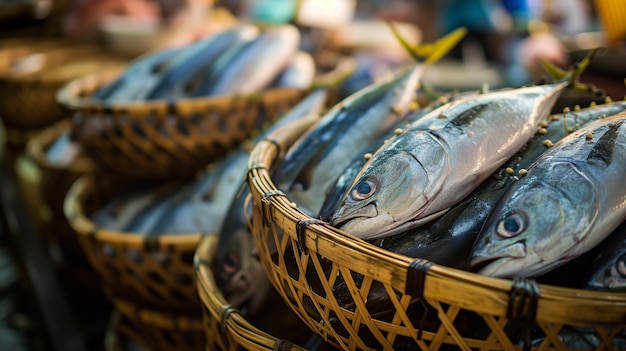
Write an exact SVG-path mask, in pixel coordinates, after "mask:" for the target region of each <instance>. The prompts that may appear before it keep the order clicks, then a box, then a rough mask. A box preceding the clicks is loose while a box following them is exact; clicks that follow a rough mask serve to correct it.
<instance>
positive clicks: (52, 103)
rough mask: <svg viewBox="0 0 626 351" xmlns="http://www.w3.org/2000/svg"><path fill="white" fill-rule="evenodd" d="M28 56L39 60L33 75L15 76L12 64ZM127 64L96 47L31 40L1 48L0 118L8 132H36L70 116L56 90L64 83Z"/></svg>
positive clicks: (20, 73) (20, 74)
mask: <svg viewBox="0 0 626 351" xmlns="http://www.w3.org/2000/svg"><path fill="white" fill-rule="evenodd" d="M29 55H32V56H30V57H32V58H33V61H37V62H35V66H36V68H35V69H34V72H29V73H27V72H26V71H23V72H19V73H15V72H14V71H13V69H12V67H14V66H13V64H14V63H15V62H16V61H17V60H19V59H22V58H25V57H27V56H29ZM39 59H41V61H39ZM124 63H125V61H124V60H122V59H120V58H117V57H114V56H111V55H110V54H107V53H106V52H105V51H102V50H101V49H99V48H98V47H96V46H91V45H69V44H67V43H66V42H65V41H58V42H56V43H55V42H54V41H51V40H47V41H35V40H32V41H27V43H24V44H23V45H15V46H11V47H6V48H3V49H0V99H2V101H3V103H2V104H0V118H2V121H3V122H4V124H5V126H6V128H7V129H13V128H16V129H37V128H43V127H45V126H48V125H50V124H51V123H53V122H55V121H58V120H59V119H62V118H64V117H69V116H70V115H69V113H68V111H67V110H65V109H64V108H63V107H62V106H61V105H59V103H58V102H57V101H56V93H57V90H58V89H59V88H61V87H62V86H63V84H65V83H67V82H68V81H70V80H72V79H75V78H77V77H80V76H82V75H85V74H88V73H91V72H94V71H97V70H99V69H102V68H103V67H107V66H121V65H123V64H124ZM37 65H39V67H37Z"/></svg>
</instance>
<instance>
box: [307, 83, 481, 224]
mask: <svg viewBox="0 0 626 351" xmlns="http://www.w3.org/2000/svg"><path fill="white" fill-rule="evenodd" d="M426 86H427V85H426V84H424V83H421V84H420V86H419V89H418V90H417V91H416V93H417V94H418V95H420V94H422V93H424V91H423V90H427V89H424V88H426ZM483 92H484V91H483V90H476V91H464V92H451V93H447V94H439V95H437V97H436V98H434V99H433V100H432V101H431V102H430V103H428V104H427V105H425V106H424V107H419V108H418V109H416V110H414V111H412V112H411V115H410V116H408V117H407V118H406V119H402V120H400V121H398V123H397V124H396V125H395V126H393V127H391V128H388V129H389V130H391V132H389V131H386V132H385V134H383V135H382V136H381V137H380V138H378V139H376V140H374V141H373V142H371V143H369V144H367V145H366V146H365V147H364V148H363V149H362V150H361V151H359V152H356V156H355V157H354V158H353V159H352V161H351V162H350V163H349V164H348V166H346V168H344V170H343V171H342V172H341V174H340V175H339V177H338V178H337V179H336V180H335V181H334V182H333V183H332V186H331V187H330V188H329V189H328V191H326V193H325V194H324V202H323V203H322V207H321V209H320V211H319V214H318V218H319V219H321V220H323V221H326V222H329V221H330V217H331V216H332V214H333V212H334V211H336V209H337V206H339V202H340V201H341V198H342V196H343V194H344V193H345V192H346V191H347V189H348V188H349V187H350V185H352V182H354V179H355V178H356V176H357V174H358V173H359V171H360V170H361V168H363V166H364V165H365V162H366V161H367V158H366V157H365V155H368V154H373V153H374V152H376V150H378V148H380V146H382V145H383V144H384V143H385V142H386V141H387V140H389V139H391V137H393V136H394V135H395V133H396V132H397V131H399V130H401V129H402V128H403V127H405V126H406V124H410V123H413V122H415V121H417V120H419V119H420V118H422V117H424V116H425V115H426V114H428V112H430V111H432V110H434V109H436V108H438V107H440V106H442V105H443V104H445V103H448V102H450V101H454V100H456V99H459V98H461V97H467V96H470V95H478V94H481V93H483Z"/></svg>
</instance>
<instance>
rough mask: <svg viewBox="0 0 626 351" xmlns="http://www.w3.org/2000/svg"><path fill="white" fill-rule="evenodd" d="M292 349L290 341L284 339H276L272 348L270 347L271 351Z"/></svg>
mask: <svg viewBox="0 0 626 351" xmlns="http://www.w3.org/2000/svg"><path fill="white" fill-rule="evenodd" d="M292 347H293V343H292V342H291V341H288V340H285V339H278V340H276V342H275V343H274V347H272V351H289V350H291V348H292Z"/></svg>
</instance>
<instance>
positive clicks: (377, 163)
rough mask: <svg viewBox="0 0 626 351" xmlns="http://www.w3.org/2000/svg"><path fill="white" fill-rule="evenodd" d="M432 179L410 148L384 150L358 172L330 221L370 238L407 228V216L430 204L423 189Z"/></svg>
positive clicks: (334, 224) (355, 233)
mask: <svg viewBox="0 0 626 351" xmlns="http://www.w3.org/2000/svg"><path fill="white" fill-rule="evenodd" d="M429 183H430V179H429V174H428V172H427V170H426V169H425V167H424V166H423V164H422V163H421V162H419V161H418V160H417V159H416V158H415V157H414V156H413V155H412V154H411V153H410V152H407V151H405V150H397V149H396V150H395V151H393V152H391V151H389V152H383V153H382V154H381V155H380V157H377V158H375V159H374V158H373V159H370V161H368V163H366V165H365V166H364V168H363V169H362V170H361V172H360V174H358V175H357V177H356V179H355V181H354V182H353V183H352V185H351V186H350V187H349V188H348V190H347V191H346V193H345V194H344V195H343V197H342V200H341V202H340V203H339V206H338V207H337V208H336V210H335V212H334V213H333V215H332V216H331V218H330V223H331V225H333V226H335V227H337V228H339V229H341V230H344V231H346V232H348V233H350V234H352V235H355V236H357V237H359V238H361V239H366V240H369V239H375V238H378V237H382V236H387V235H392V234H394V233H396V232H400V231H403V230H404V229H405V227H404V225H405V224H406V223H407V221H405V220H404V219H407V218H413V217H414V213H415V210H414V209H415V208H418V209H420V208H424V207H425V206H426V205H427V203H428V196H427V195H426V194H425V192H424V191H423V190H424V189H426V188H427V187H428V186H429ZM418 212H419V210H418Z"/></svg>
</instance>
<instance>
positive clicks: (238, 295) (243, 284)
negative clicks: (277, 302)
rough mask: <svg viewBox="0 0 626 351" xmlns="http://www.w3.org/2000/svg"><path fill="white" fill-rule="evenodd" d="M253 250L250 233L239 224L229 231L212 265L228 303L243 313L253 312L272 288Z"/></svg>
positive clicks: (252, 239) (252, 240)
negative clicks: (222, 250) (223, 246)
mask: <svg viewBox="0 0 626 351" xmlns="http://www.w3.org/2000/svg"><path fill="white" fill-rule="evenodd" d="M255 250H256V248H255V245H254V238H253V236H252V233H250V232H249V231H248V230H247V229H244V228H240V229H238V230H237V232H235V233H233V234H232V239H231V240H230V244H229V245H228V247H227V248H225V250H224V252H223V253H220V255H219V258H218V260H217V266H216V267H215V272H216V274H215V278H216V282H217V284H218V287H219V288H220V289H221V291H222V293H223V294H224V297H225V298H226V300H227V301H228V303H229V304H231V305H233V306H235V307H237V308H239V309H240V310H241V311H242V313H243V312H244V311H245V312H246V313H249V314H254V313H255V312H256V311H257V310H258V309H259V308H260V307H261V306H262V305H263V301H264V300H265V298H266V297H267V296H268V295H269V293H270V291H271V290H270V289H271V283H270V282H269V279H268V278H267V275H266V274H265V271H264V268H263V265H262V263H261V261H260V260H259V259H258V258H257V257H256V255H255Z"/></svg>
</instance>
